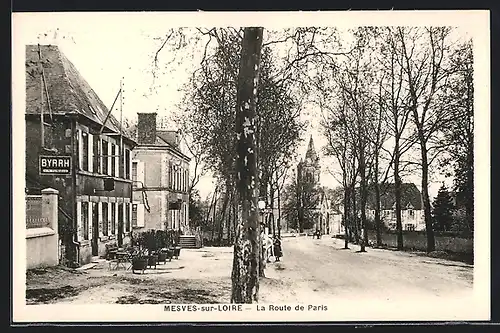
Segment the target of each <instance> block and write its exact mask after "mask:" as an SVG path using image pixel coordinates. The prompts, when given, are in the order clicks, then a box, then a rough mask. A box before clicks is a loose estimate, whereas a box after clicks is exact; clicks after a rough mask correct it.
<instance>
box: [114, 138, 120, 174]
mask: <svg viewBox="0 0 500 333" xmlns="http://www.w3.org/2000/svg"><path fill="white" fill-rule="evenodd" d="M120 153H121V152H120V146H119V145H115V155H119V154H120ZM113 158H114V159H115V177H120V157H119V156H113Z"/></svg>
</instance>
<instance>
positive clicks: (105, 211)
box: [102, 202, 109, 236]
mask: <svg viewBox="0 0 500 333" xmlns="http://www.w3.org/2000/svg"><path fill="white" fill-rule="evenodd" d="M108 231H109V226H108V203H107V202H103V203H102V234H103V235H104V236H107V235H108Z"/></svg>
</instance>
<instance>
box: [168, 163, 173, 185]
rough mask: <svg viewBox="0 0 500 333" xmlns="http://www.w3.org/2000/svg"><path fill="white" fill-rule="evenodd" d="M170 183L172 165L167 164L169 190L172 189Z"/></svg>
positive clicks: (171, 179)
mask: <svg viewBox="0 0 500 333" xmlns="http://www.w3.org/2000/svg"><path fill="white" fill-rule="evenodd" d="M172 182H173V178H172V163H170V162H169V164H168V189H169V190H172V189H173V187H172Z"/></svg>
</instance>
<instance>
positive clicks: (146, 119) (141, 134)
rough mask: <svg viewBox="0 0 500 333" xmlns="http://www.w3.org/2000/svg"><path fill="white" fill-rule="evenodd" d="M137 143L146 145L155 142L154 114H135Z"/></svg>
mask: <svg viewBox="0 0 500 333" xmlns="http://www.w3.org/2000/svg"><path fill="white" fill-rule="evenodd" d="M137 141H138V143H139V144H146V145H152V144H154V143H155V142H156V112H153V113H137Z"/></svg>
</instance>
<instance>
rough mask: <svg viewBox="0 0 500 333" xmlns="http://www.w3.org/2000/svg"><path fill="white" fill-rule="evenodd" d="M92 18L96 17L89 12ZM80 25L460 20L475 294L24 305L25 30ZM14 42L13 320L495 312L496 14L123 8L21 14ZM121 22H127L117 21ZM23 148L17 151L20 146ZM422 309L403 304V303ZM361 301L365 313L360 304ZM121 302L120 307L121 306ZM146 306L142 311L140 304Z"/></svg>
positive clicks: (473, 315)
mask: <svg viewBox="0 0 500 333" xmlns="http://www.w3.org/2000/svg"><path fill="white" fill-rule="evenodd" d="M90 16H91V17H92V18H91V19H89V17H90ZM55 17H57V18H58V19H62V20H65V21H67V22H71V24H73V25H85V24H90V23H89V22H93V21H95V20H106V21H107V22H108V24H109V27H110V29H120V27H121V24H120V23H121V22H122V20H123V19H127V25H128V29H134V28H140V29H142V30H147V29H148V27H158V26H164V27H165V28H168V27H187V26H198V27H201V26H208V27H211V26H264V27H265V28H268V29H273V28H283V27H291V25H293V26H338V27H353V26H359V25H361V26H362V25H393V26H397V25H403V26H408V25H411V26H422V25H450V26H460V27H463V28H465V29H466V30H467V31H469V32H470V33H471V36H472V37H473V38H474V57H475V59H474V60H475V76H474V80H475V103H476V104H475V110H476V114H475V120H474V122H475V138H476V146H475V157H476V159H475V174H476V178H475V181H476V182H475V188H476V191H475V194H476V205H475V212H476V219H475V221H476V225H475V229H476V235H475V244H474V252H475V269H474V299H473V300H472V301H471V300H467V303H464V300H460V299H457V300H455V301H454V302H453V303H452V304H439V309H438V308H436V307H435V306H436V304H432V303H430V302H429V303H420V302H425V300H415V299H412V300H409V302H408V304H401V303H397V304H396V303H394V304H391V303H388V304H384V306H381V304H380V302H378V301H376V300H367V301H363V302H362V304H360V302H361V301H352V300H351V301H349V300H342V301H340V300H339V303H338V304H329V305H328V306H329V311H327V312H300V313H298V312H294V311H292V312H279V313H277V312H273V313H271V312H256V311H255V306H254V305H252V306H248V309H249V310H247V311H243V312H234V313H228V312H205V313H202V312H194V313H193V312H176V313H170V312H164V311H163V305H140V306H137V305H133V306H130V305H116V306H114V305H70V306H69V305H36V306H33V305H32V306H26V305H25V279H26V277H25V258H26V247H25V229H24V223H19V222H22V221H24V219H25V213H24V212H25V200H24V187H25V184H24V178H25V177H24V172H25V158H24V154H22V153H21V152H24V151H25V124H24V111H23V110H24V109H25V97H24V95H25V77H24V72H25V68H24V66H25V65H24V58H25V49H24V45H25V38H26V37H27V36H25V30H24V28H25V27H27V26H30V27H31V28H32V27H36V28H38V27H39V28H40V31H43V30H44V25H45V24H46V22H47V21H50V20H51V18H55ZM12 21H13V24H12V25H13V27H12V31H13V36H12V37H13V38H12V40H13V45H12V60H13V63H12V64H13V66H12V78H13V82H12V91H13V117H12V126H13V131H12V138H13V152H14V153H13V161H12V163H13V165H12V170H13V193H12V195H13V200H12V201H13V204H14V206H13V220H14V221H17V223H13V232H14V234H13V249H14V251H13V263H14V267H13V268H14V269H13V280H12V281H13V289H14V290H13V292H14V298H13V320H14V322H26V321H35V322H36V321H89V322H94V321H166V322H168V321H228V320H229V321H250V322H255V321H271V320H272V321H276V320H280V321H288V320H290V321H292V320H293V321H298V320H300V321H319V320H321V321H332V320H333V321H340V320H342V321H351V320H352V321H356V320H380V321H385V320H403V321H404V320H426V321H429V320H487V319H489V316H490V309H489V306H490V224H489V223H490V216H489V212H490V195H489V188H490V186H489V184H490V178H489V172H490V161H489V152H490V146H489V142H490V132H489V129H490V120H489V110H490V103H489V100H490V87H489V82H490V66H489V64H490V56H489V54H490V39H489V32H490V19H489V12H488V11H479V10H464V11H444V10H442V11H357V12H354V11H344V12H339V11H337V12H224V13H219V12H209V13H205V12H197V13H192V12H190V13H187V12H175V13H173V12H172V13H165V12H163V13H155V12H147V13H146V12H135V13H134V12H120V13H14V14H13V20H12ZM118 22H120V23H118ZM16 152H17V153H16ZM417 304H419V305H418V308H419V311H418V313H417V314H416V315H415V312H414V311H411V312H409V311H404V309H405V308H404V307H406V306H410V307H412V308H415V307H416V306H417ZM360 308H362V309H363V311H362V312H361V313H360V312H359V311H358V310H359V309H360ZM117 309H119V311H117ZM138 310H139V311H138Z"/></svg>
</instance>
